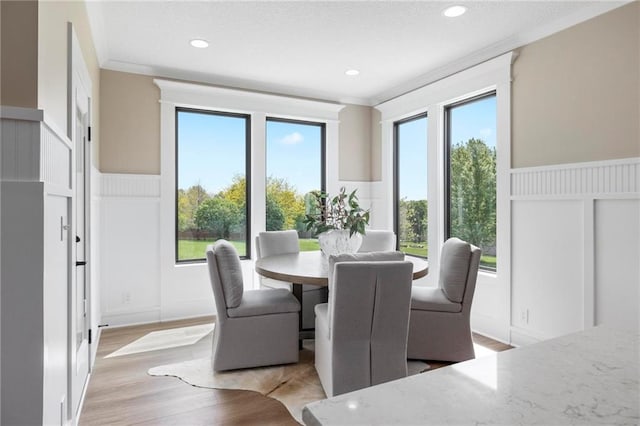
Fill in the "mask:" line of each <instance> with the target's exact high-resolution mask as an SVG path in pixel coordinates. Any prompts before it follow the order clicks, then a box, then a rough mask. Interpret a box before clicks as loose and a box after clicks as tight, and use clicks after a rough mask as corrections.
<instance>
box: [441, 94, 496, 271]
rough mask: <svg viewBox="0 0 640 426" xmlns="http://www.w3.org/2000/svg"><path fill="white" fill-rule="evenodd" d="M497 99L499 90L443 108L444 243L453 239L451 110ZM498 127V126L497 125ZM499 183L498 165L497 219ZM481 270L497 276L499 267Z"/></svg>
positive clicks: (480, 267) (477, 95)
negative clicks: (487, 99) (483, 100)
mask: <svg viewBox="0 0 640 426" xmlns="http://www.w3.org/2000/svg"><path fill="white" fill-rule="evenodd" d="M492 96H493V97H495V98H496V102H497V96H498V95H497V90H496V89H492V90H488V91H486V92H484V93H479V94H475V95H472V96H469V97H467V98H464V99H461V100H458V101H455V102H452V103H449V104H446V105H444V107H443V120H444V125H443V131H444V135H443V138H442V140H443V142H444V150H443V152H444V156H443V157H444V158H443V160H444V165H443V176H444V179H443V183H444V188H443V196H444V200H443V201H444V202H443V206H442V207H443V216H444V217H443V219H444V227H443V231H444V241H446V240H447V239H448V238H450V237H451V110H452V109H454V108H456V107H460V106H464V105H468V104H471V103H473V102H476V101H479V100H482V99H485V98H489V97H492ZM497 119H498V117H497V112H496V121H497ZM496 127H497V125H496ZM497 148H498V147H497V146H496V151H497ZM497 181H498V172H497V164H496V217H497V210H498V205H497V197H498V194H497ZM497 234H498V226H497V223H496V244H497V243H498V236H497ZM479 269H480V270H481V271H483V272H488V273H492V274H495V273H496V272H497V265H496V268H489V267H486V266H482V265H480V266H479Z"/></svg>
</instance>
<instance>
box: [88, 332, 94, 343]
mask: <svg viewBox="0 0 640 426" xmlns="http://www.w3.org/2000/svg"><path fill="white" fill-rule="evenodd" d="M92 341H93V340H92V339H91V329H89V344H91V342H92Z"/></svg>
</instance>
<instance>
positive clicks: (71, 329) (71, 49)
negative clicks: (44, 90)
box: [67, 22, 93, 424]
mask: <svg viewBox="0 0 640 426" xmlns="http://www.w3.org/2000/svg"><path fill="white" fill-rule="evenodd" d="M79 87H82V89H83V90H84V92H85V93H86V96H87V127H88V129H87V130H86V135H87V137H86V138H85V140H84V142H83V144H84V146H83V148H84V149H83V150H82V151H83V153H84V158H83V159H82V161H83V167H84V175H83V177H84V204H85V208H84V211H85V221H84V228H85V229H84V237H85V239H84V245H85V261H86V265H85V267H84V268H85V299H86V305H85V306H86V307H85V318H86V319H85V324H86V327H87V332H88V333H89V332H90V330H91V297H92V295H91V287H92V286H91V265H92V256H91V235H90V230H91V186H90V185H91V144H90V128H91V120H92V110H91V100H92V97H91V96H92V81H91V78H90V76H89V71H88V68H87V65H86V63H85V61H84V57H83V55H82V50H81V47H80V42H79V41H78V37H77V35H76V32H75V30H74V28H73V24H72V23H71V22H68V23H67V136H68V137H69V139H70V140H71V141H72V147H73V148H72V159H71V164H72V165H73V166H72V168H71V171H70V173H71V176H70V179H71V182H72V192H73V197H72V202H71V204H72V207H71V218H72V222H71V223H72V229H71V231H72V232H73V233H75V232H76V226H77V218H76V211H77V206H76V195H75V191H76V188H77V183H76V176H77V174H76V170H77V169H76V167H77V161H78V159H77V158H76V155H77V154H78V153H77V150H76V148H75V145H76V121H77V111H76V110H77V96H76V94H77V90H78V88H79ZM72 235H76V234H72ZM69 241H70V251H69V252H70V259H69V271H70V273H69V283H68V295H67V297H68V305H67V306H68V324H67V325H68V337H67V359H68V363H67V364H68V371H67V399H68V401H69V403H68V404H67V407H68V410H67V416H68V419H70V420H71V421H72V424H75V423H76V422H77V420H78V419H77V418H75V417H76V415H78V414H79V413H80V412H81V410H82V404H83V401H84V396H85V394H86V390H87V384H88V382H89V377H90V374H91V370H92V367H93V365H92V357H91V353H92V350H91V345H92V339H91V338H90V335H89V336H88V337H87V339H88V348H87V360H86V362H87V366H88V367H87V376H86V379H85V380H84V383H83V389H82V390H81V393H80V396H79V399H78V403H77V405H76V406H74V403H73V402H74V401H73V396H74V391H75V389H74V386H75V385H74V380H73V379H74V377H75V370H76V367H77V364H78V363H77V360H76V349H75V339H74V338H73V336H74V333H75V328H76V327H75V314H76V311H75V309H76V304H75V303H74V302H75V289H76V264H75V262H76V243H75V238H70V239H69Z"/></svg>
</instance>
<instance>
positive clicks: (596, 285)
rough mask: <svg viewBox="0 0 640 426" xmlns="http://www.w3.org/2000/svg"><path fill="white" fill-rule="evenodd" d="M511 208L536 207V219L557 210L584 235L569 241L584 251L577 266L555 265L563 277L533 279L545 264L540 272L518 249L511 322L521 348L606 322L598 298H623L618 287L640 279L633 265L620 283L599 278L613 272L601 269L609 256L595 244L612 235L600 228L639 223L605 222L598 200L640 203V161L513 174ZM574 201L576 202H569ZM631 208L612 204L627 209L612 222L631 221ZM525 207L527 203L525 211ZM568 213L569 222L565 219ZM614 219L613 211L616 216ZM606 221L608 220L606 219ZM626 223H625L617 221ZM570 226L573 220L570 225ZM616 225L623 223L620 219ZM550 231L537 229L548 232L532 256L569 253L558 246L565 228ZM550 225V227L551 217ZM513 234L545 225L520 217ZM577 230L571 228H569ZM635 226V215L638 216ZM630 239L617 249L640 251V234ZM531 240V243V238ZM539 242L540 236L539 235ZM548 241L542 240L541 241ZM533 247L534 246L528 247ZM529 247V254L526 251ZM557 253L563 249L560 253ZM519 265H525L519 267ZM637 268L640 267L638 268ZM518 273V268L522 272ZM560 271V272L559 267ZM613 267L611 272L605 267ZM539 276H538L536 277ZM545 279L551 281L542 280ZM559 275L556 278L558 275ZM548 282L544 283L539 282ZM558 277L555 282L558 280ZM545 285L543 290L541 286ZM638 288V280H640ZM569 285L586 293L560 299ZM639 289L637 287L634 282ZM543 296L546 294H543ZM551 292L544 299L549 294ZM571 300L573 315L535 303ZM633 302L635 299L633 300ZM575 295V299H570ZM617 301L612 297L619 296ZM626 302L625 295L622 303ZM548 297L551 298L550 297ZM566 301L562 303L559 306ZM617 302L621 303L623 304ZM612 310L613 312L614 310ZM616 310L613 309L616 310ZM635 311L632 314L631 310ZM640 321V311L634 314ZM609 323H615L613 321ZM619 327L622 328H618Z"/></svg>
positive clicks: (523, 170) (514, 338) (524, 170)
mask: <svg viewBox="0 0 640 426" xmlns="http://www.w3.org/2000/svg"><path fill="white" fill-rule="evenodd" d="M510 174H511V197H510V198H511V203H512V206H513V209H514V210H516V208H517V211H518V212H520V214H522V213H524V211H525V210H531V209H534V212H533V213H531V214H532V215H533V216H534V217H536V218H537V217H538V216H536V215H538V214H540V213H541V212H553V214H554V215H561V216H560V217H561V218H560V217H559V220H561V221H563V223H565V224H571V222H573V223H575V224H576V225H577V226H576V227H575V229H573V230H572V231H571V233H572V235H573V234H577V235H579V238H578V240H577V241H572V242H570V243H569V244H570V245H571V246H573V247H574V249H575V250H578V251H579V253H578V257H577V258H575V257H574V258H573V259H574V260H573V263H572V264H571V266H568V265H564V266H560V265H550V267H551V268H552V269H553V270H558V268H561V270H558V272H561V274H559V275H564V276H565V278H564V279H563V278H561V277H560V276H558V275H555V274H551V275H552V276H551V277H550V276H549V274H547V273H541V274H539V278H537V279H534V278H531V277H530V276H529V274H530V273H531V272H532V271H535V270H536V269H538V268H541V267H542V266H539V267H538V268H536V267H535V266H534V265H532V264H531V263H530V262H532V260H527V258H526V256H527V255H523V254H522V253H520V252H514V253H513V255H512V256H513V257H514V258H515V263H514V269H513V277H512V287H513V291H514V298H513V300H512V305H513V310H514V314H513V316H512V324H511V339H512V343H513V344H515V345H524V344H530V343H532V342H536V341H540V340H545V339H548V338H552V337H556V336H557V335H559V334H562V333H566V332H569V331H578V329H584V328H588V327H591V326H593V325H596V324H599V323H602V320H598V318H597V311H598V309H599V308H598V307H599V306H600V305H599V304H600V303H610V302H604V301H601V300H599V299H598V296H597V294H598V292H600V294H601V295H602V294H605V295H609V294H612V293H611V292H614V293H613V294H617V292H619V291H621V290H615V288H616V286H619V285H621V282H622V281H626V282H631V281H634V280H636V281H637V278H635V277H636V276H638V275H637V271H636V275H634V272H633V271H634V269H633V268H634V265H629V268H628V270H627V271H620V274H621V276H618V277H615V278H612V279H613V281H614V282H609V281H608V279H607V278H605V279H604V281H602V280H603V275H602V274H598V273H597V271H598V268H611V267H610V266H608V265H606V264H605V265H603V264H601V262H606V261H604V260H602V259H603V257H602V255H603V252H602V251H601V249H600V247H601V245H602V244H601V243H602V241H600V244H599V242H598V240H597V236H598V235H600V236H601V238H603V237H602V235H603V234H606V231H602V229H601V228H600V226H609V227H611V226H614V227H616V226H622V227H625V226H629V225H631V226H633V223H631V222H629V223H621V224H618V225H616V224H615V223H613V222H611V220H612V219H611V217H609V218H608V219H603V218H601V217H599V216H598V214H597V207H598V205H599V203H601V202H603V203H606V204H608V205H611V203H613V204H615V205H617V204H616V203H617V202H619V201H627V202H629V201H630V202H633V201H634V200H640V158H639V157H633V158H625V159H615V160H603V161H593V162H584V163H571V164H558V165H550V166H541V167H527V168H518V169H512V170H511V173H510ZM568 203H571V204H568ZM568 205H572V206H574V207H573V209H572V210H565V207H563V206H568ZM632 205H633V204H629V205H628V206H626V207H624V208H623V207H611V208H613V209H618V208H621V209H623V210H614V211H615V212H616V213H613V214H614V215H615V216H614V217H618V216H619V217H621V218H622V217H627V218H628V216H629V214H630V213H629V212H631V211H632V210H624V209H626V208H632ZM519 206H526V207H524V208H522V207H520V208H518V207H519ZM570 211H571V212H573V213H570V214H571V217H569V218H567V216H565V215H566V214H568V212H570ZM610 214H611V213H610ZM606 220H608V221H609V222H603V221H606ZM619 220H621V219H619ZM567 221H568V222H567ZM614 221H618V219H616V220H614ZM554 222H555V221H552V222H550V223H551V224H552V225H551V226H552V229H546V228H545V229H538V231H537V232H539V233H543V234H544V235H543V236H541V237H540V241H538V242H537V243H535V244H539V245H540V246H539V247H538V246H536V247H532V248H531V251H532V253H533V252H538V253H540V252H542V251H548V250H556V251H557V253H556V255H557V257H558V258H561V257H562V256H564V255H565V252H564V251H563V249H556V248H555V245H556V244H557V243H561V244H566V238H567V237H566V231H567V230H566V229H565V228H562V226H561V225H558V226H559V227H558V226H556V228H553V226H554V225H553V223H554ZM544 223H549V221H548V219H547V220H545V222H544ZM512 226H513V230H514V231H513V232H514V238H519V237H518V236H520V235H523V234H527V231H526V229H527V228H530V227H532V226H533V227H538V226H539V225H538V224H537V223H535V221H534V222H533V223H532V222H531V221H525V218H523V217H519V216H514V219H513V225H512ZM570 226H572V224H571V225H570ZM636 226H637V218H636ZM624 234H626V236H625V238H624V240H625V241H623V240H616V241H617V243H615V245H621V244H622V245H624V246H625V249H623V250H624V251H625V252H626V251H628V250H634V247H635V250H636V251H637V250H639V249H638V247H640V241H639V239H640V235H633V234H634V232H633V231H631V232H629V231H627V232H625V233H624ZM528 238H531V236H530V235H529V237H528ZM554 238H557V239H560V240H564V241H556V243H555V244H554V241H553V240H554ZM533 239H535V238H533ZM541 241H544V242H541ZM518 243H519V244H518V247H521V248H522V247H523V245H522V242H521V241H518ZM527 244H528V242H527ZM525 250H528V249H527V248H526V247H525ZM558 250H559V251H558ZM518 265H520V266H518ZM521 267H525V268H527V271H526V272H523V271H521V270H520V268H521ZM635 267H636V270H637V265H635ZM516 268H518V269H517V270H516ZM554 268H555V269H554ZM607 270H609V269H607ZM534 274H535V272H534ZM542 277H545V278H542ZM549 277H550V279H551V281H552V282H551V283H548V282H546V279H547V278H549ZM554 277H555V278H554ZM566 277H570V281H571V283H570V282H569V280H566ZM541 279H542V280H543V281H542V282H540V280H541ZM554 280H556V281H554ZM540 284H542V285H540ZM636 284H637V283H636ZM567 285H570V286H572V287H571V288H576V292H579V293H580V294H575V292H574V294H573V295H572V296H567V295H563V296H559V295H558V292H557V291H555V290H553V289H554V288H556V289H557V288H558V286H560V288H561V287H565V286H567ZM632 285H633V284H632ZM536 286H537V288H536V289H535V290H533V291H534V293H535V294H536V297H532V295H533V294H534V293H532V290H531V287H536ZM541 295H542V296H541ZM544 295H546V296H544ZM538 296H540V297H543V298H544V297H549V298H552V299H553V298H557V297H565V298H567V299H566V300H565V299H563V300H564V302H563V304H564V305H565V306H566V307H571V309H568V311H571V312H572V313H571V314H570V315H567V314H566V312H564V313H563V312H557V311H554V310H553V309H552V308H549V306H548V305H549V304H548V303H542V302H540V301H539V300H536V299H537V297H538ZM631 297H633V296H631ZM569 298H570V300H569ZM616 298H617V296H614V297H612V299H616ZM623 299H624V298H623ZM548 300H550V299H548ZM561 303H562V302H561ZM620 303H622V302H619V304H618V306H621V305H620ZM525 309H526V310H527V311H529V309H531V316H532V321H531V323H530V322H529V318H528V313H527V315H526V316H527V318H526V320H524V319H523V318H522V315H523V314H522V312H523V310H525ZM608 309H612V308H611V307H609V308H608ZM613 309H614V310H615V308H613ZM625 312H629V310H627V311H625ZM635 315H636V316H637V311H636V314H635ZM541 317H547V318H553V324H549V323H546V322H544V321H541V320H540V318H541ZM607 320H609V321H610V320H611V318H610V317H609V318H607ZM639 320H640V318H635V321H634V320H633V319H630V318H626V319H621V320H619V321H620V322H628V323H630V324H633V323H634V322H635V323H637V322H638V321H639ZM614 325H615V326H619V325H620V324H614Z"/></svg>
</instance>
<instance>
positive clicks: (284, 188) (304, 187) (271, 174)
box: [266, 118, 325, 251]
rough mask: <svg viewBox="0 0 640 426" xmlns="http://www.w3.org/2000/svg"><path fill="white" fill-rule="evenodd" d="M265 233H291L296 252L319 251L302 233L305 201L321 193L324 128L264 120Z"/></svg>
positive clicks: (305, 233)
mask: <svg viewBox="0 0 640 426" xmlns="http://www.w3.org/2000/svg"><path fill="white" fill-rule="evenodd" d="M266 127H267V136H266V143H267V145H266V175H267V193H266V230H267V231H280V230H285V229H295V230H297V231H298V235H299V237H300V250H302V251H305V250H319V249H320V247H319V245H318V240H317V239H315V238H312V237H313V236H312V235H311V233H310V232H308V231H306V230H305V226H304V223H303V220H304V217H305V211H306V209H305V205H306V202H305V200H306V198H307V197H308V196H309V195H308V194H309V193H310V192H311V191H318V190H321V191H324V189H325V176H324V170H325V167H324V164H325V125H324V124H323V123H312V122H305V121H293V120H284V119H279V118H267V124H266Z"/></svg>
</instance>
